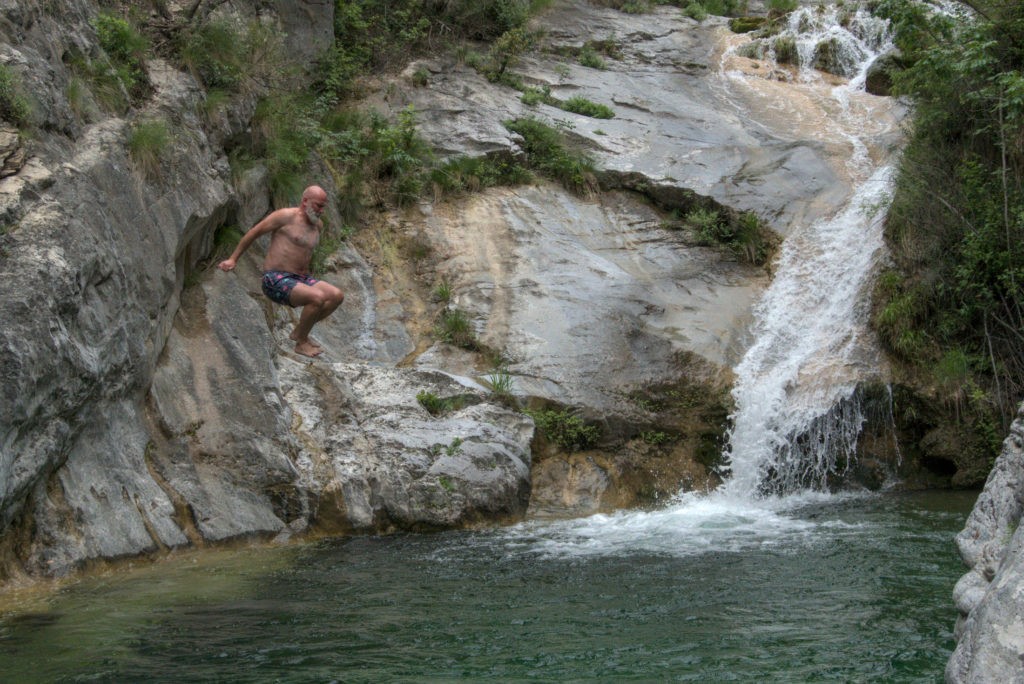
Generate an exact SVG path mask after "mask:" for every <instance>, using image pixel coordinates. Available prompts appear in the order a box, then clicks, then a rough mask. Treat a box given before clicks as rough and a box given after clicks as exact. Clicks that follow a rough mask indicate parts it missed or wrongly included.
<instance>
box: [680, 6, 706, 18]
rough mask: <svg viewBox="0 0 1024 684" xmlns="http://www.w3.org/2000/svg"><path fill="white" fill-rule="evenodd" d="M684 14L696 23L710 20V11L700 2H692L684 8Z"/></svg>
mask: <svg viewBox="0 0 1024 684" xmlns="http://www.w3.org/2000/svg"><path fill="white" fill-rule="evenodd" d="M683 14H684V15H685V16H687V17H689V18H690V19H693V20H694V21H704V20H705V19H707V18H708V11H707V10H706V9H705V8H704V5H703V4H701V3H699V2H691V3H690V4H689V5H687V6H686V7H684V8H683Z"/></svg>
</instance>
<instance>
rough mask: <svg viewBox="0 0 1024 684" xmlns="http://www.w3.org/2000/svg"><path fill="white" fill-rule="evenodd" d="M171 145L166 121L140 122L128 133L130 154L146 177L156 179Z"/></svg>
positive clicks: (150, 120)
mask: <svg viewBox="0 0 1024 684" xmlns="http://www.w3.org/2000/svg"><path fill="white" fill-rule="evenodd" d="M170 143H171V134H170V131H169V130H168V128H167V123H166V122H165V121H162V120H159V119H149V120H145V121H140V122H138V123H136V124H135V125H134V126H132V128H131V130H130V131H129V133H128V154H129V155H130V156H131V158H132V161H133V162H135V164H136V166H137V167H138V168H139V170H140V171H142V173H143V175H144V176H146V177H147V178H156V177H157V176H159V175H160V167H161V164H162V161H163V157H164V152H165V151H166V150H167V147H168V146H169V145H170Z"/></svg>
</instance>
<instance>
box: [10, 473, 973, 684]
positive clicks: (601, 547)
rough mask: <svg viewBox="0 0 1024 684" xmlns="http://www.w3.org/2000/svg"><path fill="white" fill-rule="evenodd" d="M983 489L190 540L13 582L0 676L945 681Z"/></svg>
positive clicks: (214, 679)
mask: <svg viewBox="0 0 1024 684" xmlns="http://www.w3.org/2000/svg"><path fill="white" fill-rule="evenodd" d="M974 496H975V494H970V493H948V492H943V493H930V494H913V495H910V494H902V495H881V496H870V497H859V498H857V497H854V498H834V499H829V498H823V499H818V500H809V501H802V502H796V503H792V502H790V503H787V504H784V505H778V506H774V507H769V508H768V509H762V508H759V507H758V506H753V507H750V508H746V509H745V508H743V507H742V506H741V507H740V510H739V511H737V510H735V507H733V506H731V505H730V504H729V503H728V502H714V501H711V502H710V503H709V502H708V500H703V501H698V500H692V501H688V502H683V503H680V504H678V505H676V506H674V507H670V508H669V509H667V510H665V511H658V512H648V513H636V512H634V513H623V514H620V515H615V516H598V517H595V518H588V519H585V520H581V521H564V522H558V523H545V522H531V523H528V524H524V525H519V526H516V527H513V528H505V529H495V530H487V531H477V532H453V533H444V534H435V535H398V536H391V537H364V538H350V539H339V540H332V541H324V542H319V543H315V544H305V545H299V546H290V547H286V548H273V549H267V548H261V549H244V550H235V551H213V552H206V553H203V554H180V555H177V556H172V557H171V558H168V559H165V560H161V561H159V562H156V563H151V564H150V563H143V564H136V565H137V566H140V567H136V568H133V569H121V570H118V571H115V572H108V573H105V574H104V575H102V576H94V577H88V578H83V579H81V580H78V581H76V582H73V583H70V584H68V585H66V586H64V587H62V588H61V589H59V590H58V591H55V592H52V593H49V594H47V595H45V596H39V595H33V596H26V595H8V596H6V597H2V598H3V599H4V600H5V602H4V604H3V605H4V608H3V612H2V613H0V673H2V679H3V680H4V681H12V682H14V681H18V682H31V681H46V682H51V681H67V682H91V681H118V682H120V681H132V682H162V681H190V682H202V681H209V682H331V681H338V682H382V681H410V682H412V681H452V680H482V679H493V680H496V681H699V682H721V681H737V682H765V681H771V682H812V681H840V682H854V681H857V682H879V681H891V682H936V681H940V680H941V677H942V671H943V668H944V667H945V663H946V660H947V659H948V657H949V654H950V653H951V651H952V648H953V645H954V644H953V637H952V628H953V624H954V621H955V618H956V614H955V610H954V608H953V604H952V599H951V596H950V593H951V591H952V588H953V585H954V583H955V582H956V580H957V579H958V577H959V576H960V575H961V574H962V573H963V571H964V568H963V567H962V564H961V562H960V560H959V559H958V557H957V555H956V552H955V549H954V546H953V540H952V538H953V535H954V534H955V533H956V532H957V531H959V530H960V529H961V528H962V526H963V522H964V520H965V518H966V515H967V512H968V511H969V508H970V506H971V504H972V503H973V500H974Z"/></svg>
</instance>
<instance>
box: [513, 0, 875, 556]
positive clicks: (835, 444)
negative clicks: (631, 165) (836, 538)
mask: <svg viewBox="0 0 1024 684" xmlns="http://www.w3.org/2000/svg"><path fill="white" fill-rule="evenodd" d="M786 33H787V34H788V35H789V36H790V37H792V38H793V40H794V41H795V43H796V45H797V48H798V52H800V53H801V54H805V55H807V57H806V59H805V60H804V61H803V62H802V63H801V65H800V67H799V68H798V69H797V73H796V74H795V77H794V78H793V80H792V81H791V83H790V84H789V85H790V87H793V88H804V89H805V90H806V92H807V93H810V94H809V96H808V97H809V99H814V100H815V101H820V100H824V103H823V104H822V105H821V106H822V107H823V109H824V110H825V111H827V112H828V115H827V116H825V117H818V119H816V120H819V121H820V122H823V123H819V125H820V126H822V127H824V129H825V130H822V131H821V132H820V135H821V138H822V140H823V141H824V142H832V141H841V142H846V143H847V144H848V145H849V149H850V154H849V157H848V159H847V161H846V168H845V169H844V172H845V174H846V177H847V178H848V179H849V180H850V183H851V186H852V187H853V188H855V190H854V192H853V193H852V196H851V199H850V200H849V201H848V203H847V204H846V206H845V207H844V208H843V209H842V210H840V211H839V212H838V213H837V214H836V215H835V216H834V217H832V218H831V219H829V220H822V221H819V222H817V223H814V224H812V225H806V226H797V227H794V228H793V229H792V230H791V232H790V234H789V235H788V236H787V238H786V240H785V242H784V243H783V247H782V250H781V254H780V256H779V258H778V260H777V262H776V263H775V265H774V269H773V270H774V276H773V279H772V283H771V285H770V286H769V288H768V289H767V291H766V292H765V293H764V295H763V297H762V299H761V301H760V302H759V304H758V305H757V307H756V309H755V312H754V317H755V320H754V323H753V326H752V330H751V339H752V344H751V346H750V348H749V350H748V351H747V353H746V354H745V356H744V357H743V359H742V360H741V361H740V363H739V364H738V365H737V366H736V368H735V373H736V383H735V389H734V391H733V397H734V399H735V404H736V410H735V413H734V414H733V416H732V418H733V428H732V430H731V433H730V440H729V445H728V447H727V449H726V453H725V456H726V460H727V462H728V468H729V474H728V476H727V479H726V482H725V484H724V485H723V486H721V487H719V488H718V489H717V490H715V491H713V492H710V493H699V492H689V493H681V494H679V495H678V496H677V497H676V500H675V501H674V502H673V504H672V505H670V506H668V507H666V508H664V509H661V510H658V511H654V512H641V511H628V512H620V513H615V514H612V515H595V516H591V517H589V518H583V519H577V520H566V521H559V522H543V523H541V522H538V523H531V524H525V525H520V526H516V527H514V528H510V529H509V530H508V532H507V541H508V542H509V544H510V547H511V548H519V549H523V550H531V551H532V552H535V553H539V554H542V555H549V556H586V555H605V554H643V553H666V554H672V555H691V554H699V553H705V552H707V551H739V550H742V549H744V548H750V547H752V546H755V547H763V546H765V545H783V546H786V547H789V548H792V547H794V546H799V545H800V544H802V543H812V540H813V539H814V538H815V537H816V533H817V531H818V527H819V524H818V523H817V522H814V521H811V520H802V519H800V518H799V517H797V516H794V515H791V512H792V511H794V510H795V509H797V508H800V507H801V506H804V505H808V504H813V503H817V502H834V501H836V500H837V498H841V497H844V496H850V494H838V495H837V494H829V493H827V487H826V485H827V482H828V479H829V478H830V476H832V475H833V474H836V473H840V472H842V471H843V470H844V469H845V467H846V465H847V463H848V461H849V459H850V458H851V457H852V455H853V450H854V446H855V443H856V440H857V436H858V434H859V432H860V429H861V425H862V423H863V419H862V416H861V412H860V408H859V406H858V404H857V402H856V400H855V399H854V390H855V387H856V385H857V383H858V382H859V381H861V380H863V379H865V378H866V377H869V376H870V375H871V374H872V372H873V371H874V369H876V368H877V364H878V362H879V360H878V359H877V358H875V353H874V348H873V346H872V345H871V344H870V336H869V334H868V326H867V319H868V288H869V287H870V284H871V277H872V275H873V273H874V271H875V268H876V266H877V264H878V262H879V259H880V258H881V257H882V255H883V253H884V247H883V238H882V221H883V219H884V215H885V207H886V204H887V199H888V195H889V193H890V190H891V187H892V176H893V172H892V169H891V167H890V166H887V165H885V164H879V163H877V162H875V161H873V159H872V153H871V152H870V151H869V143H868V141H866V140H865V139H862V136H864V135H865V133H864V131H867V130H870V129H871V128H872V126H871V125H870V119H871V118H872V117H871V114H870V112H869V111H865V110H863V109H860V108H858V107H857V106H855V105H854V104H853V103H852V102H851V101H852V100H855V99H857V97H856V96H855V94H857V93H858V91H860V92H859V95H860V96H862V97H863V96H864V94H863V92H862V91H863V88H864V81H865V72H866V70H867V66H868V65H869V64H870V62H871V61H872V60H873V59H874V58H875V57H876V56H877V55H878V54H880V53H882V52H884V51H885V50H887V49H888V48H889V47H890V45H891V44H890V43H889V39H888V32H887V29H886V25H885V23H884V22H881V21H880V20H878V19H877V18H874V17H871V16H870V14H868V13H867V12H865V11H862V10H861V11H856V12H851V11H850V10H849V9H845V10H842V9H835V8H832V9H822V8H817V7H815V8H802V9H800V10H797V11H795V12H793V13H792V15H791V17H790V21H789V28H788V29H787V30H786ZM826 41H827V42H829V44H830V49H832V50H833V51H834V54H836V55H839V56H840V59H841V60H848V61H842V70H843V73H844V74H845V75H846V76H847V77H848V78H849V80H848V82H847V83H845V84H843V85H839V86H830V85H828V83H827V82H826V81H825V80H824V79H823V78H822V76H821V74H820V72H818V71H816V70H814V69H813V68H812V67H811V63H812V61H813V56H814V50H815V46H817V45H820V44H822V43H823V42H826ZM731 53H732V50H729V51H726V53H725V55H724V56H723V60H722V63H723V68H722V71H721V78H722V84H723V88H724V90H725V91H726V96H727V97H731V96H732V95H737V96H739V97H737V100H744V99H746V100H747V101H748V102H749V101H750V100H751V99H753V100H754V102H755V106H756V102H757V97H762V96H763V97H766V98H771V97H778V91H773V93H774V94H771V93H769V94H767V95H759V94H758V93H757V91H758V88H759V87H760V86H761V85H763V84H764V78H763V76H760V75H754V74H744V73H740V72H738V71H730V70H729V69H727V68H726V67H725V65H726V64H727V62H728V60H729V57H730V55H731ZM764 54H765V55H766V56H767V57H769V58H770V57H771V51H770V50H768V51H766V52H765V53H764ZM777 72H778V70H776V73H777ZM746 96H751V97H746ZM782 97H783V98H785V97H787V95H786V94H783V95H782ZM764 109H774V110H778V111H785V112H787V114H786V115H785V116H784V118H785V117H789V116H790V114H791V112H790V110H789V109H788V108H787V107H786V106H785V104H781V105H780V104H779V103H778V102H777V101H767V102H766V103H765V104H764ZM791 118H792V119H794V120H797V119H799V115H798V116H796V117H791ZM788 123H789V119H786V120H785V121H783V124H782V125H783V126H785V125H787V124H788ZM792 125H794V126H797V127H799V126H802V125H803V124H802V122H800V121H798V120H797V121H796V122H795V123H793V124H792ZM874 156H875V157H887V156H888V154H887V153H883V154H878V153H877V150H876V151H875V154H874ZM832 524H833V525H836V524H839V523H832Z"/></svg>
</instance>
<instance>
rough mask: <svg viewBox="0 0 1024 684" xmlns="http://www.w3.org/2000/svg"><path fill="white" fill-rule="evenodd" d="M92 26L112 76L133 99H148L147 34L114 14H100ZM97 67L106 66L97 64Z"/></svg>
mask: <svg viewBox="0 0 1024 684" xmlns="http://www.w3.org/2000/svg"><path fill="white" fill-rule="evenodd" d="M93 26H94V27H95V29H96V37H97V38H98V39H99V43H100V47H101V48H103V52H104V53H106V55H107V57H108V58H109V60H110V67H112V70H113V74H112V75H113V77H114V78H116V80H117V81H119V82H120V83H121V85H122V86H123V87H124V89H125V91H126V92H127V93H128V95H129V97H130V98H131V100H132V101H133V102H138V101H140V100H142V99H143V98H145V97H146V96H147V95H148V94H149V90H150V85H149V76H148V75H147V74H146V65H145V61H144V59H145V55H146V50H147V49H148V48H149V42H148V41H147V40H146V38H145V36H143V35H142V34H141V33H139V32H138V31H136V30H135V28H134V27H133V26H132V25H131V24H129V23H128V22H127V21H125V20H124V19H121V18H120V17H116V16H114V15H112V14H100V15H99V16H97V17H96V19H95V20H94V21H93ZM95 68H97V69H103V68H104V67H103V65H97V66H96V67H95ZM94 75H96V74H95V72H94Z"/></svg>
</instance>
